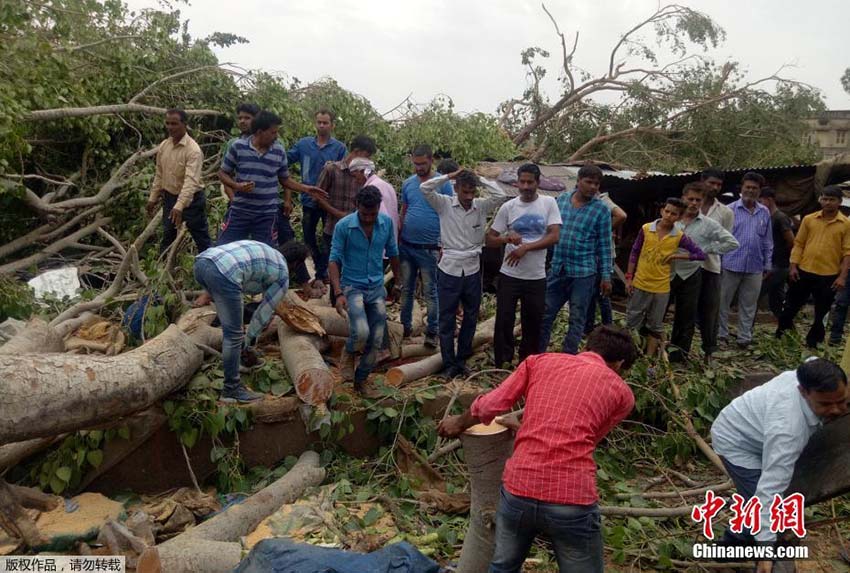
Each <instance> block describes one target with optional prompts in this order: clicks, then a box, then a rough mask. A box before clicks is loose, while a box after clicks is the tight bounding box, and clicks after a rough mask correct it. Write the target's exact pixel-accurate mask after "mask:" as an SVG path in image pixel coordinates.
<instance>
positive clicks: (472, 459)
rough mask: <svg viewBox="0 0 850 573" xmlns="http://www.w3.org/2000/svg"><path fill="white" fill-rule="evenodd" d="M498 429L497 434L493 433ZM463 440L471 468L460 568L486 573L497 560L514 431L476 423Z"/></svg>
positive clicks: (462, 571)
mask: <svg viewBox="0 0 850 573" xmlns="http://www.w3.org/2000/svg"><path fill="white" fill-rule="evenodd" d="M494 426H495V428H494ZM494 429H495V430H497V431H496V433H492V432H493V430H494ZM485 432H486V433H485ZM460 439H461V442H463V455H464V458H465V459H466V465H467V468H468V469H469V489H470V506H469V529H468V530H467V532H466V537H464V539H463V549H462V550H461V553H460V561H459V562H458V568H457V570H458V573H486V571H487V569H488V568H489V566H490V561H492V559H493V547H494V545H495V530H496V510H497V509H498V507H499V488H500V487H501V485H502V471H503V470H504V469H505V462H506V461H508V458H509V457H510V456H511V452H512V451H513V446H514V440H513V434H512V433H511V432H510V431H508V429H507V428H505V427H503V426H499V425H498V424H496V423H495V422H494V423H493V424H490V426H484V425H483V424H478V425H477V426H473V427H471V428H470V429H469V430H467V431H466V432H464V433H463V434H462V435H461V438H460Z"/></svg>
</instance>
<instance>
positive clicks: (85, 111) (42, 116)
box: [24, 103, 226, 121]
mask: <svg viewBox="0 0 850 573" xmlns="http://www.w3.org/2000/svg"><path fill="white" fill-rule="evenodd" d="M166 111H167V110H166V108H164V107H154V106H150V105H142V104H138V103H118V104H112V105H94V106H89V107H62V108H56V109H40V110H36V111H31V112H29V113H27V114H24V119H28V120H30V121H49V120H53V119H67V118H71V117H89V116H93V115H111V114H115V113H146V114H149V115H163V114H164V113H165V112H166ZM184 111H185V112H186V113H187V114H188V115H199V116H208V115H226V114H225V113H224V112H221V111H217V110H214V109H187V110H184Z"/></svg>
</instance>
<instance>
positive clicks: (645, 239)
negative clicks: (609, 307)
mask: <svg viewBox="0 0 850 573" xmlns="http://www.w3.org/2000/svg"><path fill="white" fill-rule="evenodd" d="M684 212H685V202H684V201H682V200H681V199H680V198H678V197H669V198H668V199H667V200H666V201H665V202H664V205H663V206H662V207H661V218H660V219H656V220H655V221H653V222H652V223H647V224H645V225H644V226H643V227H641V230H640V232H638V236H637V238H636V239H635V242H634V245H632V253H631V255H630V256H629V268H628V272H627V273H626V290H628V292H629V295H630V296H629V303H628V305H627V307H626V325H627V326H628V327H629V328H631V329H633V330H640V329H641V328H642V327H645V328H646V330H647V332H648V333H649V337H648V339H647V343H646V353H647V354H648V355H650V356H652V355H654V354H655V353H656V352H657V350H658V346H659V342H660V341H661V340H662V338H663V335H664V325H663V322H664V313H665V312H666V310H667V301H668V299H669V298H670V263H671V262H672V261H675V260H683V261H684V260H688V261H702V260H705V253H703V252H702V250H701V249H700V248H699V247H698V246H697V245H696V243H694V242H693V241H692V240H691V239H689V238H688V237H687V236H685V234H684V233H682V231H681V230H679V229H677V228H676V221H678V220H679V218H680V217H681V216H682V215H683V214H684ZM679 249H684V250H685V251H687V253H680V252H678V251H679Z"/></svg>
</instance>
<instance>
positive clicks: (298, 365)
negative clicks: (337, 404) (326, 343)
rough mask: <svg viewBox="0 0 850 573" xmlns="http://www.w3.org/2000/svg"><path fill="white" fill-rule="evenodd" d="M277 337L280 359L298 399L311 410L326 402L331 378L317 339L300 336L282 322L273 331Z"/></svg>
mask: <svg viewBox="0 0 850 573" xmlns="http://www.w3.org/2000/svg"><path fill="white" fill-rule="evenodd" d="M277 336H278V340H279V342H280V357H281V358H282V359H283V364H284V365H285V366H286V371H287V372H289V377H290V378H291V379H292V384H293V385H294V386H295V393H296V394H298V397H299V398H301V400H303V401H304V402H305V403H306V404H310V405H311V406H318V405H319V404H324V403H325V402H327V401H328V399H329V398H330V397H331V394H332V393H333V389H334V378H333V375H332V374H331V371H330V369H329V368H328V365H327V364H325V360H324V358H322V354H321V352H320V350H319V347H320V345H321V339H319V338H318V337H316V336H315V335H312V334H300V333H298V332H296V331H295V330H293V329H292V328H291V327H290V326H289V325H287V324H284V323H283V322H281V324H280V325H279V326H278V327H277Z"/></svg>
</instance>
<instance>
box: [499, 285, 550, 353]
mask: <svg viewBox="0 0 850 573" xmlns="http://www.w3.org/2000/svg"><path fill="white" fill-rule="evenodd" d="M517 302H519V303H520V305H521V306H520V322H521V324H522V343H521V344H520V346H519V359H520V362H521V361H523V360H525V359H526V357H528V356H531V355H532V354H537V350H538V348H539V346H540V323H541V321H542V320H543V312H544V311H545V310H546V279H545V278H544V279H537V280H523V279H516V278H514V277H509V276H508V275H506V274H504V273H499V286H498V290H497V292H496V332H495V334H494V337H493V355H494V358H495V361H496V366H497V367H498V366H500V365H502V364H504V363H506V362H511V361H513V359H514V321H515V320H516V305H517Z"/></svg>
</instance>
